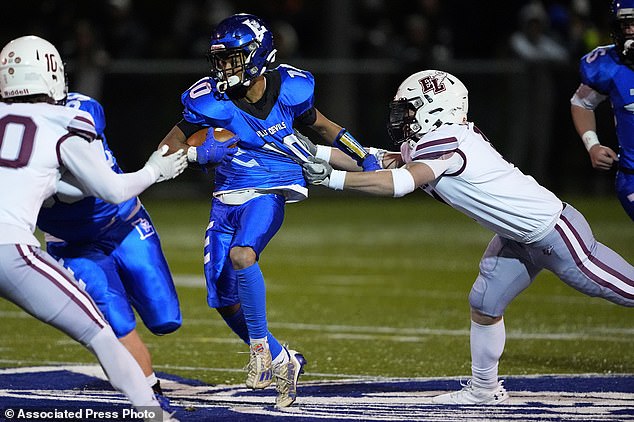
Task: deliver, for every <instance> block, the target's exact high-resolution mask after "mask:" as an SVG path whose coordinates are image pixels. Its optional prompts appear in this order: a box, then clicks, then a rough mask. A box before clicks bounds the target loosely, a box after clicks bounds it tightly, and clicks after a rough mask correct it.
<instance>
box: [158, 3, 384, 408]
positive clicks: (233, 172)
mask: <svg viewBox="0 0 634 422" xmlns="http://www.w3.org/2000/svg"><path fill="white" fill-rule="evenodd" d="M275 52H276V50H275V49H274V45H273V36H272V34H271V31H270V30H269V29H268V28H267V26H266V25H265V23H264V22H263V21H262V20H261V19H260V18H258V17H256V16H254V15H249V14H237V15H233V16H230V17H229V18H227V19H225V20H223V21H222V22H220V24H219V25H218V26H217V27H216V29H215V31H214V33H213V35H212V38H211V46H210V49H209V52H208V59H209V61H210V64H211V66H212V74H211V77H205V78H202V79H200V80H199V81H198V82H196V83H195V84H193V85H192V86H191V87H190V88H189V89H188V90H187V91H185V92H184V93H183V95H182V97H181V101H182V103H183V106H184V112H183V120H181V121H180V122H179V123H178V124H177V125H176V126H175V127H174V128H173V129H172V130H171V131H170V132H169V133H168V134H167V136H166V137H165V138H164V139H163V141H162V142H161V145H169V146H170V148H171V149H172V150H176V149H180V148H183V147H185V148H187V145H186V144H185V141H186V139H187V138H188V137H189V136H190V135H191V134H193V133H195V132H197V131H198V130H200V129H201V128H203V127H214V128H224V129H227V130H229V131H231V132H232V133H234V134H235V135H236V137H235V138H234V139H232V140H229V141H226V142H218V141H215V140H214V138H213V136H211V135H210V134H212V133H213V130H210V131H208V136H207V140H206V141H205V142H204V143H203V144H202V145H201V146H198V147H193V146H192V147H189V148H188V158H189V160H190V161H191V162H198V163H199V164H201V165H206V164H209V163H213V164H218V165H217V166H216V168H215V186H214V192H213V197H212V203H211V214H210V218H209V225H208V227H207V231H206V234H205V247H204V271H205V277H206V280H207V290H208V295H207V301H208V304H209V306H210V307H212V308H215V309H216V310H217V311H218V312H219V313H220V315H221V316H222V317H223V318H224V320H225V321H226V323H227V325H228V326H229V327H230V328H231V329H232V330H233V331H234V332H235V333H236V334H237V335H238V336H239V337H240V338H241V339H242V340H243V341H244V342H245V343H246V344H248V345H249V346H250V351H251V353H250V359H249V364H248V366H247V370H248V374H247V378H246V385H247V387H249V388H253V389H261V388H265V387H267V386H268V385H270V384H271V383H272V381H273V379H275V385H276V390H277V399H276V406H277V407H287V406H290V405H291V404H292V403H293V402H294V401H295V398H296V391H297V379H298V377H299V375H300V374H301V373H302V372H303V369H302V368H303V366H304V364H305V360H304V358H303V356H302V355H301V354H299V353H298V352H296V351H294V350H290V349H287V348H286V347H284V346H282V345H281V344H280V343H279V341H278V340H277V339H276V338H275V337H274V336H273V335H272V334H271V333H270V331H269V329H268V326H267V318H266V294H265V283H264V277H263V275H262V272H261V270H260V266H259V264H258V260H259V258H260V254H261V253H262V251H263V250H264V248H265V246H266V245H267V244H268V242H269V241H270V240H271V238H272V237H273V236H274V235H275V233H277V231H278V230H279V228H280V226H281V225H282V220H283V218H284V206H285V203H291V202H296V201H301V200H303V199H305V198H306V197H307V196H308V190H307V187H306V182H305V180H304V176H303V175H302V167H301V165H300V164H299V163H301V162H302V161H305V160H307V157H308V156H309V155H310V153H309V152H308V150H307V149H306V147H305V144H304V143H303V142H302V141H301V140H300V139H299V138H298V137H297V136H296V135H295V134H294V130H293V126H294V125H301V126H307V127H311V128H312V129H314V130H315V131H316V132H317V133H318V134H319V135H320V136H321V137H322V138H323V139H324V140H325V141H326V143H328V144H333V145H334V146H337V147H339V148H340V149H342V150H343V151H345V152H346V153H347V154H348V155H349V156H351V157H353V158H354V159H355V161H352V160H350V162H351V163H352V165H355V164H354V163H355V162H356V163H357V164H358V167H357V170H360V169H361V168H363V169H364V170H376V169H378V168H379V167H378V163H377V159H376V157H375V156H374V155H372V154H369V153H368V152H366V150H365V149H364V148H363V147H362V146H361V145H360V144H359V143H358V142H357V141H356V140H355V139H354V137H353V136H352V135H351V134H350V133H349V132H348V131H347V130H346V129H344V128H342V127H341V126H339V125H338V124H336V123H334V122H332V121H330V120H329V119H327V118H326V117H324V116H323V115H322V114H321V113H320V112H319V111H318V110H317V109H316V108H315V106H314V88H315V81H314V78H313V76H312V75H311V74H310V73H309V72H307V71H305V70H301V69H296V68H294V67H292V66H288V65H279V66H277V67H275V68H272V67H271V63H273V61H274V60H275ZM236 141H238V142H237V147H235V146H233V145H235V142H236ZM329 150H330V149H329V148H325V149H322V151H329ZM355 166H356V165H355Z"/></svg>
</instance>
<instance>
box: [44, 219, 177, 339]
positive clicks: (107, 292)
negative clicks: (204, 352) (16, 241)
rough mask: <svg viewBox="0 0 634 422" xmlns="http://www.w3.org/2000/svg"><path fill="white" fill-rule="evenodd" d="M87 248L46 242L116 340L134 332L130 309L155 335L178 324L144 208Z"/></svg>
mask: <svg viewBox="0 0 634 422" xmlns="http://www.w3.org/2000/svg"><path fill="white" fill-rule="evenodd" d="M103 237H104V239H103V240H99V241H95V242H92V243H89V244H68V243H66V242H49V243H48V244H47V249H48V252H49V253H50V254H51V255H52V256H54V257H55V258H56V259H58V260H62V263H63V265H64V266H65V267H66V268H68V269H69V270H70V271H71V272H72V273H73V274H74V275H75V278H76V279H77V280H79V282H80V283H83V284H85V286H86V291H87V292H88V294H90V296H91V297H92V298H93V299H94V301H95V302H96V303H97V306H98V307H99V309H100V310H101V312H102V313H103V314H104V316H105V317H106V319H107V320H108V322H109V323H110V325H111V326H112V329H113V330H114V332H115V334H116V336H117V337H118V338H121V337H124V336H125V335H127V334H129V333H130V332H131V331H132V330H133V329H134V328H135V327H136V318H135V315H134V311H133V308H134V309H135V310H136V311H137V313H138V314H139V316H140V317H141V319H142V320H143V323H144V324H145V326H146V327H147V328H148V329H149V330H150V331H151V332H152V333H154V334H156V335H163V334H168V333H171V332H173V331H175V330H176V329H178V328H179V327H180V326H181V324H182V316H181V312H180V305H179V302H178V296H177V293H176V288H175V287H174V281H173V280H172V276H171V273H170V270H169V267H168V264H167V261H166V259H165V256H164V255H163V251H162V249H161V242H160V239H159V236H158V234H157V233H156V231H155V229H154V226H153V224H152V221H151V220H150V217H149V215H148V214H147V212H146V211H145V209H141V210H140V211H139V212H138V213H137V214H135V216H134V217H133V218H131V219H129V220H128V221H126V222H120V223H117V224H116V225H114V226H113V227H111V228H110V232H109V233H108V235H107V236H106V235H104V236H103Z"/></svg>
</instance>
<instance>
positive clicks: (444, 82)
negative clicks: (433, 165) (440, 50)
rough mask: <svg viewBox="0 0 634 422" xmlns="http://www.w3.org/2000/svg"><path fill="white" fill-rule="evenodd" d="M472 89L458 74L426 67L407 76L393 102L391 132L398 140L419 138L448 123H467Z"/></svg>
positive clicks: (398, 142)
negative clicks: (461, 80) (465, 84)
mask: <svg viewBox="0 0 634 422" xmlns="http://www.w3.org/2000/svg"><path fill="white" fill-rule="evenodd" d="M468 110H469V92H468V91H467V88H466V87H465V86H464V84H463V83H462V82H460V80H459V79H458V78H456V77H455V76H453V75H451V74H449V73H447V72H442V71H440V70H424V71H422V72H417V73H414V74H413V75H411V76H409V77H408V78H407V79H405V80H404V81H403V82H402V83H401V85H400V86H399V87H398V90H397V91H396V95H395V96H394V100H393V101H392V102H391V103H390V121H389V124H388V132H389V133H390V137H391V138H392V140H394V142H396V143H397V144H401V143H403V142H405V141H413V142H416V141H417V140H418V139H420V138H421V137H422V136H423V135H424V134H426V133H427V132H429V131H431V130H434V129H436V128H438V127H440V126H441V125H442V124H445V123H458V124H462V123H466V121H467V112H468Z"/></svg>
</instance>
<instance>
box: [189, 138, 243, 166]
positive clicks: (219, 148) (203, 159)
mask: <svg viewBox="0 0 634 422" xmlns="http://www.w3.org/2000/svg"><path fill="white" fill-rule="evenodd" d="M239 140H240V138H238V136H237V135H235V136H233V137H231V138H230V139H227V140H226V141H218V140H217V139H216V138H215V137H214V131H213V130H208V131H207V137H206V138H205V142H203V143H202V145H200V146H198V147H189V149H188V150H187V159H188V160H189V161H192V162H197V163H198V164H200V165H205V164H211V165H214V164H220V163H221V162H223V161H224V162H227V161H231V158H233V155H234V154H235V153H236V152H237V151H238V147H237V146H236V144H237V142H238V141H239Z"/></svg>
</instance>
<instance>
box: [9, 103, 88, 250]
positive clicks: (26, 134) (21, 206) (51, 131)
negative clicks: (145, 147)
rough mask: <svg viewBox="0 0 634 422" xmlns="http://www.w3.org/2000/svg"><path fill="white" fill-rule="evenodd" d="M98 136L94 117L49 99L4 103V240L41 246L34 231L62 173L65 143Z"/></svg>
mask: <svg viewBox="0 0 634 422" xmlns="http://www.w3.org/2000/svg"><path fill="white" fill-rule="evenodd" d="M73 135H79V136H80V137H82V138H85V139H86V140H85V142H86V143H88V142H89V141H91V140H92V139H94V138H95V136H96V133H95V127H94V123H93V119H92V116H90V114H89V113H86V112H84V111H81V110H76V109H72V108H68V107H64V106H59V105H52V104H47V103H15V104H7V103H0V198H2V200H0V244H8V243H22V244H31V245H39V242H38V241H37V239H36V238H35V236H34V235H33V232H34V231H35V224H36V221H37V215H38V212H39V210H40V207H41V205H42V202H43V201H44V200H45V199H46V198H48V197H49V196H51V195H53V194H54V193H55V189H56V184H57V181H58V180H59V178H60V176H61V170H60V168H61V167H62V161H61V155H60V145H61V143H62V142H63V141H64V140H65V139H67V138H69V137H71V136H73Z"/></svg>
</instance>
